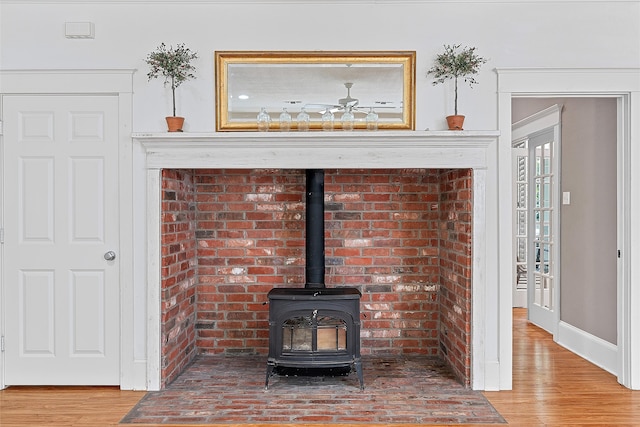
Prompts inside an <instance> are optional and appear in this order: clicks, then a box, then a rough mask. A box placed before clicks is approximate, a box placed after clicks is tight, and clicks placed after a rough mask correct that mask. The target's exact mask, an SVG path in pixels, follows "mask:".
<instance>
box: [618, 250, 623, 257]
mask: <svg viewBox="0 0 640 427" xmlns="http://www.w3.org/2000/svg"><path fill="white" fill-rule="evenodd" d="M621 256H622V253H621V252H620V249H618V258H620V257H621Z"/></svg>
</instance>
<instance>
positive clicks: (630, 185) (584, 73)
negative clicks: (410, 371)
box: [496, 68, 640, 389]
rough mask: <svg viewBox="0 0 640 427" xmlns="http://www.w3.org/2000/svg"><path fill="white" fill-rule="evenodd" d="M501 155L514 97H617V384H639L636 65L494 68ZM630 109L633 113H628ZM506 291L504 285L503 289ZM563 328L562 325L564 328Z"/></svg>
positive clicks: (639, 92) (639, 93) (639, 91)
mask: <svg viewBox="0 0 640 427" xmlns="http://www.w3.org/2000/svg"><path fill="white" fill-rule="evenodd" d="M496 72H497V74H498V128H499V129H501V130H502V133H501V135H500V143H499V146H500V154H499V156H500V157H501V158H502V157H503V156H506V155H507V151H508V150H509V149H510V146H511V139H512V138H511V136H512V135H511V99H512V98H514V97H545V98H548V97H581V96H583V97H594V96H603V97H611V98H617V99H618V181H619V184H618V186H619V189H618V193H619V197H618V199H619V202H618V212H619V218H618V247H619V249H620V258H619V259H618V342H617V347H616V349H617V369H615V370H612V371H613V372H617V375H618V381H619V382H620V384H622V385H624V386H626V387H628V388H631V389H640V312H639V311H638V310H636V309H635V308H637V307H639V306H640V220H639V218H640V188H638V183H639V182H640V169H639V168H637V167H636V168H634V167H632V165H637V164H640V120H638V117H637V114H638V113H637V111H638V110H640V69H638V68H498V69H496ZM632 114H633V115H634V116H632ZM504 292H505V294H506V292H507V291H506V290H505V291H504ZM565 330H566V328H565Z"/></svg>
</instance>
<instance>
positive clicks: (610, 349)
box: [557, 322, 618, 376]
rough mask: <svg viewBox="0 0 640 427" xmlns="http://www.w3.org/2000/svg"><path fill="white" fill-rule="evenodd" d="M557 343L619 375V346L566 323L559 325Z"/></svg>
mask: <svg viewBox="0 0 640 427" xmlns="http://www.w3.org/2000/svg"><path fill="white" fill-rule="evenodd" d="M557 338H558V339H557V343H558V344H560V345H561V346H563V347H564V348H566V349H567V350H569V351H571V352H573V353H575V354H577V355H578V356H580V357H582V358H583V359H586V360H588V361H589V362H591V363H593V364H594V365H596V366H599V367H600V368H602V369H604V370H605V371H607V372H610V373H611V374H613V375H616V376H617V375H618V346H617V345H614V344H611V343H610V342H608V341H605V340H603V339H602V338H598V337H596V336H595V335H591V334H590V333H588V332H585V331H583V330H582V329H578V328H576V327H575V326H572V325H570V324H568V323H566V322H560V324H559V325H558V336H557Z"/></svg>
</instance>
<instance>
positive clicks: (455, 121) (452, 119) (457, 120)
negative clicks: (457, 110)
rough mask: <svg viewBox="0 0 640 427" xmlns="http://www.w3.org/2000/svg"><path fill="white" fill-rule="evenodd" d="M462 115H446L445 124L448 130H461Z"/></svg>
mask: <svg viewBox="0 0 640 427" xmlns="http://www.w3.org/2000/svg"><path fill="white" fill-rule="evenodd" d="M463 123H464V116H447V124H448V125H449V130H462V125H463Z"/></svg>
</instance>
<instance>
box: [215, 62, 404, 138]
mask: <svg viewBox="0 0 640 427" xmlns="http://www.w3.org/2000/svg"><path fill="white" fill-rule="evenodd" d="M215 58H216V62H215V65H216V131H257V130H267V129H268V130H270V131H284V130H287V127H288V130H291V131H297V130H305V123H307V122H308V128H309V130H322V129H323V126H324V129H325V130H329V129H333V130H341V129H343V128H344V129H349V128H351V127H353V129H355V130H365V129H371V130H373V129H378V130H385V129H387V130H400V129H408V130H413V129H414V117H415V111H414V103H415V97H414V91H415V89H414V82H415V52H404V51H400V52H396V51H394V52H216V54H215ZM261 112H262V114H261ZM283 113H284V114H283ZM259 116H260V119H261V120H259ZM281 116H282V117H281ZM323 116H324V120H323ZM289 117H290V121H289V120H288V119H289ZM331 117H333V125H332V126H331V127H330V128H329V127H328V126H329V121H330V118H331ZM281 118H282V119H283V120H281ZM298 119H300V120H298ZM299 127H300V128H301V129H299Z"/></svg>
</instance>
